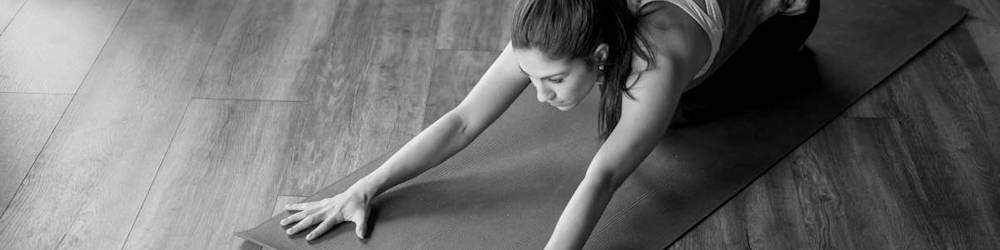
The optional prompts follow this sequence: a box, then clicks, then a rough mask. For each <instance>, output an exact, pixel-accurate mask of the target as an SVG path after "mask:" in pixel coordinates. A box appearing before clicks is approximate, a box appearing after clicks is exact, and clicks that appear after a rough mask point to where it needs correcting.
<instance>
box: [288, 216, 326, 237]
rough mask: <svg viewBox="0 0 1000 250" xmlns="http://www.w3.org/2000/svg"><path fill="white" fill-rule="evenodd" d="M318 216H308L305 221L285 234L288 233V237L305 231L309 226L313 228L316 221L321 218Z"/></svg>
mask: <svg viewBox="0 0 1000 250" xmlns="http://www.w3.org/2000/svg"><path fill="white" fill-rule="evenodd" d="M317 215H318V213H317V214H311V215H309V216H307V217H306V218H305V219H302V220H301V221H299V223H297V224H295V226H293V227H292V228H289V229H288V230H287V231H285V233H287V234H288V235H292V234H296V233H299V231H302V229H305V228H307V227H309V226H312V225H313V224H316V222H315V220H316V219H317V218H319V216H317Z"/></svg>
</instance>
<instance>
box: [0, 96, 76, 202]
mask: <svg viewBox="0 0 1000 250" xmlns="http://www.w3.org/2000/svg"><path fill="white" fill-rule="evenodd" d="M71 98H72V96H69V95H38V94H12V93H0V124H3V125H2V126H0V215H2V214H3V212H4V211H5V210H6V209H7V205H8V204H10V200H11V198H13V197H14V192H16V190H17V187H18V186H19V185H21V180H23V179H24V176H25V175H26V174H27V173H28V170H29V169H31V165H32V164H33V163H34V162H35V157H37V156H38V152H40V151H42V146H43V145H44V144H45V141H46V140H48V139H49V134H51V133H52V128H54V127H55V126H56V122H58V121H59V117H60V116H62V114H63V111H64V110H66V105H69V100H70V99H71Z"/></svg>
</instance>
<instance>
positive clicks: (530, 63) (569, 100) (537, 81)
mask: <svg viewBox="0 0 1000 250" xmlns="http://www.w3.org/2000/svg"><path fill="white" fill-rule="evenodd" d="M514 54H515V55H516V56H517V58H518V60H517V61H518V65H519V66H520V68H521V71H522V72H523V73H524V74H526V75H527V76H528V78H529V79H531V85H534V86H535V90H536V93H537V95H538V102H542V103H548V104H549V105H552V106H553V107H555V108H557V109H559V110H561V111H568V110H570V109H573V107H576V105H577V104H579V103H580V101H581V100H583V98H584V97H586V96H587V94H588V93H590V90H591V89H593V87H594V84H595V82H596V81H597V79H598V75H599V74H598V73H599V71H598V70H597V69H596V68H595V67H594V66H588V65H587V63H586V62H584V60H582V59H571V60H568V59H563V60H551V59H549V58H548V57H546V56H545V55H544V54H543V53H542V52H541V51H539V50H537V49H534V48H530V49H515V50H514ZM602 59H603V58H602Z"/></svg>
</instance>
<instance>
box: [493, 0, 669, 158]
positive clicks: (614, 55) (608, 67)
mask: <svg viewBox="0 0 1000 250" xmlns="http://www.w3.org/2000/svg"><path fill="white" fill-rule="evenodd" d="M635 26H636V17H635V16H634V15H633V14H632V13H631V12H630V11H629V10H628V8H627V6H626V3H625V1H624V0H521V1H520V2H519V3H518V4H517V9H516V11H515V14H514V20H513V25H512V28H513V31H512V32H511V43H512V45H513V47H514V52H515V54H516V55H517V58H518V64H519V66H520V67H521V70H522V71H524V73H525V74H526V75H528V77H529V78H530V79H531V83H532V85H533V86H534V87H535V90H536V91H537V93H538V101H539V102H546V103H549V104H550V105H553V106H555V107H556V108H558V109H560V110H564V111H565V110H569V109H572V108H573V107H574V106H576V104H578V103H579V102H580V101H581V100H582V99H583V98H584V97H585V96H586V95H587V94H588V93H590V90H591V89H593V87H594V86H595V85H597V86H599V87H598V88H599V89H600V91H601V109H600V111H599V114H598V116H599V118H600V121H599V122H600V123H599V124H600V125H601V128H600V129H601V131H600V138H601V139H602V140H603V139H606V138H607V136H608V135H609V134H610V133H611V130H612V129H613V128H614V126H615V125H616V124H617V123H618V118H619V116H620V114H621V95H622V94H623V93H624V94H626V95H628V96H629V98H632V97H631V95H630V94H629V93H628V90H627V87H626V86H627V84H626V80H627V79H628V76H629V75H630V73H631V72H632V68H631V62H632V56H633V55H638V56H641V57H643V59H646V61H648V62H650V63H652V61H651V56H649V55H648V54H645V53H640V50H639V46H638V42H639V41H644V40H643V39H642V38H641V36H636V35H635V33H636V27H635Z"/></svg>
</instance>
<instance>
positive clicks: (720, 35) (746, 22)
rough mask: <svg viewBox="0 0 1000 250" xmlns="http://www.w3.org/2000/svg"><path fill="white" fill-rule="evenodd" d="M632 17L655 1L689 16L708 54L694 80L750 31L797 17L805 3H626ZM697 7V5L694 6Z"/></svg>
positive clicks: (684, 0) (782, 0) (677, 0)
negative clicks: (777, 18) (778, 17)
mask: <svg viewBox="0 0 1000 250" xmlns="http://www.w3.org/2000/svg"><path fill="white" fill-rule="evenodd" d="M627 1H628V7H629V9H630V10H631V11H632V12H633V13H638V12H639V10H640V9H642V6H643V5H645V4H647V3H650V2H656V1H663V2H668V3H671V4H674V5H676V6H678V7H680V8H681V9H683V10H684V12H686V13H687V14H688V15H690V16H691V17H692V18H693V19H694V20H695V22H697V23H698V25H699V26H701V28H702V30H704V31H705V33H706V34H708V39H709V41H710V42H711V50H710V52H709V55H708V60H706V62H705V65H702V67H701V69H700V70H699V71H698V73H697V74H695V77H694V78H695V79H698V78H700V77H702V76H703V75H705V74H708V73H711V72H712V71H714V69H716V68H718V66H719V64H721V62H723V61H725V59H727V58H729V56H731V55H732V53H733V52H735V50H736V48H738V47H739V46H740V45H741V44H742V43H743V41H744V40H746V38H747V37H748V36H749V35H750V33H751V32H752V31H753V29H754V28H756V26H757V25H758V24H760V23H761V22H763V21H764V20H766V19H768V18H770V17H771V16H773V15H776V14H782V15H798V14H801V13H802V12H803V11H804V10H805V6H806V4H807V3H808V1H809V0H723V1H721V2H719V1H718V0H627ZM699 2H700V3H701V4H698V3H699Z"/></svg>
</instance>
